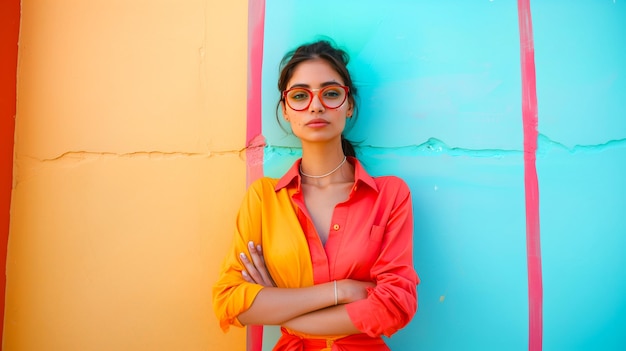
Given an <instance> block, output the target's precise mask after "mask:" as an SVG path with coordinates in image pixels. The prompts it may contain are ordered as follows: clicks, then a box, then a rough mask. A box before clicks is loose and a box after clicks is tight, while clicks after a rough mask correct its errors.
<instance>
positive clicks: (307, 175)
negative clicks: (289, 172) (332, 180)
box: [300, 156, 347, 178]
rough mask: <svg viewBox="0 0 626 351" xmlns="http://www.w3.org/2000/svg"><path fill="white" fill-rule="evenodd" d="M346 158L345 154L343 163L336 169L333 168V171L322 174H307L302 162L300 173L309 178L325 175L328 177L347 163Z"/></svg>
mask: <svg viewBox="0 0 626 351" xmlns="http://www.w3.org/2000/svg"><path fill="white" fill-rule="evenodd" d="M346 159H347V157H346V156H344V157H343V161H341V163H340V164H339V166H337V167H336V168H335V169H333V170H332V171H330V172H328V173H326V174H322V175H310V174H306V173H304V172H302V163H300V174H302V175H303V176H305V177H307V178H324V177H328V176H329V175H331V174H333V173H335V172H337V170H338V169H339V168H341V166H343V164H344V163H346Z"/></svg>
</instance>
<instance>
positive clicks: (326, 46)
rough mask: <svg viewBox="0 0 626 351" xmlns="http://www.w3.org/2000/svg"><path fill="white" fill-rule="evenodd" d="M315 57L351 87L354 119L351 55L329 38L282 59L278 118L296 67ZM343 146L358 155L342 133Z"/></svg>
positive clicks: (302, 47) (304, 46) (345, 152)
mask: <svg viewBox="0 0 626 351" xmlns="http://www.w3.org/2000/svg"><path fill="white" fill-rule="evenodd" d="M314 59H322V60H324V61H326V62H328V64H330V66H331V67H332V68H333V69H334V70H335V71H336V72H337V73H338V74H339V76H341V79H343V82H344V84H345V85H346V86H347V87H348V88H350V92H349V93H348V102H350V103H351V104H352V106H353V109H354V114H353V117H352V118H353V119H354V118H356V111H357V106H356V96H357V95H356V92H357V89H356V87H355V86H354V84H353V83H352V78H351V77H350V72H349V71H348V67H347V66H348V62H349V61H350V57H349V56H348V54H347V53H346V52H345V51H343V50H341V49H339V48H336V47H335V46H333V44H331V43H330V42H329V41H327V40H319V41H316V42H313V43H310V44H305V45H302V46H300V47H298V48H297V49H295V50H293V51H290V52H288V53H287V54H286V55H285V56H284V57H283V59H282V60H281V61H280V76H279V77H278V91H280V93H281V96H280V100H279V101H278V104H277V106H276V118H277V119H278V121H279V123H280V118H279V117H278V110H279V109H280V104H281V103H284V101H283V96H282V92H283V91H284V90H285V89H287V83H289V80H290V79H291V77H292V76H293V72H294V70H295V69H296V67H297V66H298V65H299V64H300V63H302V62H305V61H309V60H314ZM341 147H342V149H343V153H344V154H345V155H346V156H356V153H355V151H354V147H353V146H352V143H351V142H350V141H348V140H347V139H346V138H345V137H344V135H343V134H342V135H341Z"/></svg>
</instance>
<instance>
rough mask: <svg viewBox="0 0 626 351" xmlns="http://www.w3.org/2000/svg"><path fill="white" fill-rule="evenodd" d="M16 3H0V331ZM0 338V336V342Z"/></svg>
mask: <svg viewBox="0 0 626 351" xmlns="http://www.w3.org/2000/svg"><path fill="white" fill-rule="evenodd" d="M19 28H20V0H8V1H7V0H5V1H2V2H1V3H0V33H2V35H0V51H1V52H2V55H0V77H2V80H0V313H1V315H2V320H0V331H1V330H4V324H3V323H4V297H5V292H6V290H5V289H6V276H5V271H6V259H7V242H8V239H9V221H10V211H11V191H12V188H13V134H14V133H15V110H16V96H17V92H16V80H17V42H18V37H19ZM1 342H2V335H0V343H1Z"/></svg>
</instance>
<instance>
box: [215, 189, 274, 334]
mask: <svg viewBox="0 0 626 351" xmlns="http://www.w3.org/2000/svg"><path fill="white" fill-rule="evenodd" d="M259 185H260V184H259V181H257V182H256V183H253V184H252V185H251V186H250V187H249V189H248V192H247V193H246V196H245V197H244V200H243V203H242V205H241V207H240V209H239V213H238V214H237V220H236V226H235V235H234V237H233V242H232V244H231V248H230V249H229V251H228V252H227V253H226V258H225V259H224V261H223V263H222V266H221V269H220V273H219V277H218V280H217V282H216V283H215V285H214V286H213V310H214V311H215V314H216V316H217V318H218V319H219V322H220V327H221V328H222V330H223V331H224V332H226V331H228V328H229V326H230V325H234V326H237V327H243V325H242V324H241V323H240V322H239V320H238V319H237V316H238V315H239V314H241V313H242V312H245V311H246V310H247V309H248V308H250V306H251V305H252V302H253V301H254V299H255V298H256V296H257V294H258V293H259V292H260V291H261V289H263V286H262V285H258V284H253V283H248V282H246V281H245V280H244V279H243V277H242V275H241V271H242V270H243V269H244V266H243V264H242V263H241V260H240V259H239V253H240V252H248V249H247V243H248V242H249V241H250V240H253V241H254V242H260V238H261V196H260V194H259V190H258V187H259Z"/></svg>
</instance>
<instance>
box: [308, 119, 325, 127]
mask: <svg viewBox="0 0 626 351" xmlns="http://www.w3.org/2000/svg"><path fill="white" fill-rule="evenodd" d="M328 124H329V122H328V121H327V120H325V119H322V118H316V119H313V120H310V121H309V122H308V123H307V124H306V125H307V126H309V127H318V128H319V127H324V126H327V125H328Z"/></svg>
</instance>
